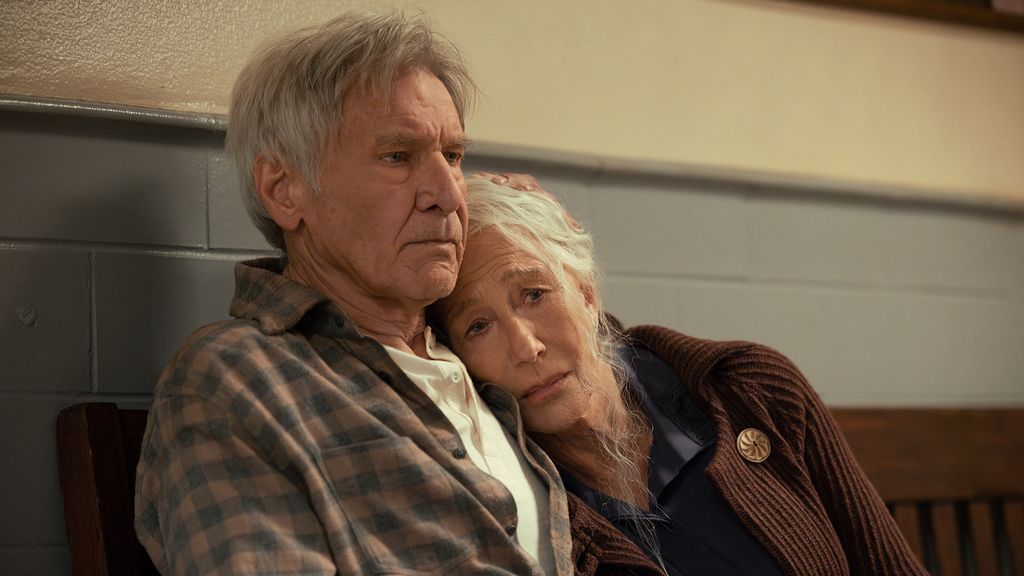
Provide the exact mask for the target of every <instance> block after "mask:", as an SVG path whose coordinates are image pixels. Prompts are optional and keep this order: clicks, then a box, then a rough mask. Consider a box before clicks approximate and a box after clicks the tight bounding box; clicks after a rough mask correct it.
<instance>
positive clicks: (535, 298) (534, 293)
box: [523, 288, 544, 304]
mask: <svg viewBox="0 0 1024 576" xmlns="http://www.w3.org/2000/svg"><path fill="white" fill-rule="evenodd" d="M542 298H544V291H543V290H541V289H540V288H531V289H529V290H526V291H525V292H523V299H524V300H526V302H527V303H528V304H533V303H534V302H540V300H541V299H542Z"/></svg>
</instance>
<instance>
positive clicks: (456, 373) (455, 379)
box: [452, 370, 462, 382]
mask: <svg viewBox="0 0 1024 576" xmlns="http://www.w3.org/2000/svg"><path fill="white" fill-rule="evenodd" d="M459 380H462V374H460V373H459V371H458V370H456V371H454V372H452V382H458V381H459Z"/></svg>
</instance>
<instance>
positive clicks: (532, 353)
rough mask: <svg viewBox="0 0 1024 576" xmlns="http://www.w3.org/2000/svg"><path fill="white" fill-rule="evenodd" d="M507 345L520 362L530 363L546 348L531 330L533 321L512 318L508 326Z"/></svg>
mask: <svg viewBox="0 0 1024 576" xmlns="http://www.w3.org/2000/svg"><path fill="white" fill-rule="evenodd" d="M510 332H511V334H510V336H509V347H510V348H511V349H512V354H514V355H515V358H516V360H518V361H519V362H520V363H532V362H536V361H537V360H539V359H540V357H541V356H543V355H544V352H545V351H546V350H547V348H546V347H545V346H544V343H543V342H541V341H540V340H539V339H538V338H537V335H536V333H535V332H534V330H533V323H532V322H529V321H525V320H514V321H513V322H512V325H511V326H510Z"/></svg>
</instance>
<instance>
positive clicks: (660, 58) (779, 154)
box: [0, 0, 1024, 202]
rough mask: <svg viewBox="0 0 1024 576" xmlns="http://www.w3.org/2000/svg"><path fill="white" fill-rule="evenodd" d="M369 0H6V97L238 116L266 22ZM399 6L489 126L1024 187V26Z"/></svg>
mask: <svg viewBox="0 0 1024 576" xmlns="http://www.w3.org/2000/svg"><path fill="white" fill-rule="evenodd" d="M370 4H373V3H372V2H367V1H356V0H349V1H338V0H330V1H328V0H296V1H284V0H275V1H266V2H259V1H254V0H248V1H241V0H239V1H231V0H204V1H195V2H188V3H184V2H181V3H170V2H164V1H161V0H137V1H134V2H127V1H124V0H118V1H99V0H91V1H90V0H86V1H81V0H79V1H74V0H49V1H33V0H3V1H2V2H0V93H10V94H20V95H36V96H46V97H59V98H72V99H81V100H93V101H104V102H118V103H123V104H130V105H138V106H148V107H160V108H168V109H174V110H184V111H196V112H213V113H223V112H224V111H225V106H226V102H227V97H228V93H229V90H230V85H231V82H232V80H233V78H234V75H235V74H236V72H237V70H238V69H239V68H240V66H241V64H242V61H243V59H244V58H245V56H246V54H247V53H248V52H249V50H250V49H251V48H252V46H253V45H254V44H255V43H256V42H258V41H259V40H260V39H261V38H263V37H264V36H266V35H267V34H270V33H272V32H273V31H275V30H277V29H281V28H287V27H291V26H295V25H300V24H311V23H316V22H319V21H322V20H324V19H326V18H328V17H330V16H332V15H334V14H336V13H338V12H340V11H342V10H344V9H345V8H346V7H349V6H366V5H370ZM388 4H392V5H397V6H402V7H414V6H415V7H420V8H422V9H423V10H425V11H426V12H427V13H428V14H430V15H431V17H432V19H433V20H434V21H435V22H436V23H437V25H438V27H439V28H440V29H441V30H442V31H444V32H445V33H446V34H447V35H448V36H449V37H450V38H451V39H452V40H454V41H455V42H456V44H457V45H458V46H459V47H460V48H461V49H462V51H463V52H464V54H465V55H466V56H467V58H468V60H469V62H470V64H471V65H472V67H473V69H474V71H475V73H476V76H477V79H478V81H479V84H480V86H481V87H482V88H483V91H484V93H485V98H484V99H483V100H482V102H481V106H480V107H479V109H478V112H477V114H476V115H475V117H473V118H472V119H471V122H470V126H469V128H470V134H471V136H473V137H474V138H476V139H478V140H484V141H492V142H500V143H508V144H516V145H525V146H530V147H539V148H547V149H553V150H563V151H570V152H577V153H584V154H594V155H599V156H605V157H607V156H611V157H621V158H627V159H639V160H655V161H665V162H674V163H683V164H690V165H697V166H701V167H712V168H725V169H740V170H747V171H755V172H765V173H768V174H777V175H784V176H797V177H810V178H824V179H827V180H836V181H840V182H851V183H855V184H858V183H859V184H881V185H883V186H895V187H901V188H904V187H905V188H907V189H909V190H919V191H920V192H921V193H925V194H931V195H944V194H954V195H956V194H969V195H973V196H976V197H982V198H995V199H1000V200H1015V201H1020V202H1024V35H1012V34H1006V33H999V32H990V31H985V30H978V29H970V28H962V27H955V26H946V25H940V24H931V23H925V22H917V21H911V20H904V19H896V18H889V17H884V16H875V15H868V14H860V13H854V12H847V11H837V10H831V9H824V8H814V7H807V6H804V5H800V4H787V3H784V2H770V1H739V0H649V1H647V2H621V1H618V0H559V1H551V0H517V1H516V2H508V1H486V0H421V1H419V2H407V1H400V0H392V1H390V2H388ZM186 5H187V6H188V7H186Z"/></svg>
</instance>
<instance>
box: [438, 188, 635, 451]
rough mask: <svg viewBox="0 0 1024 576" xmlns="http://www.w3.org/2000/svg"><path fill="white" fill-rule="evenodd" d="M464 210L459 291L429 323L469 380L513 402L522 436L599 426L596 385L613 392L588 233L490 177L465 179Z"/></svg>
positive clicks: (610, 342)
mask: <svg viewBox="0 0 1024 576" xmlns="http://www.w3.org/2000/svg"><path fill="white" fill-rule="evenodd" d="M467 205H468V208H469V239H468V242H467V248H466V252H465V256H464V258H463V261H462V265H461V268H460V272H459V278H458V282H457V283H456V286H455V289H454V290H453V291H452V293H451V295H450V296H448V297H447V298H444V299H443V300H441V301H439V302H438V303H437V304H435V305H434V307H433V308H432V310H431V316H432V319H433V322H434V324H435V325H437V326H438V327H439V328H440V329H441V330H442V332H443V333H444V334H445V337H446V338H447V341H448V343H449V345H450V346H451V348H452V350H453V351H454V352H455V353H456V354H457V355H458V356H459V357H460V358H461V359H462V361H463V362H465V364H466V367H467V368H468V369H469V371H470V373H471V374H473V376H474V378H476V379H477V380H478V381H480V382H493V383H495V384H497V385H498V386H500V387H502V388H505V389H506V390H508V391H510V392H511V393H512V394H513V395H514V396H515V397H516V398H517V399H518V401H519V405H520V407H521V410H522V413H523V420H524V422H525V424H526V427H527V429H528V430H530V431H532V432H535V433H542V434H544V433H547V434H555V433H558V432H561V431H563V430H565V429H567V428H569V427H571V426H573V425H574V424H577V423H578V422H579V421H580V420H581V419H584V420H585V419H588V418H590V417H597V416H598V414H599V412H600V410H601V409H602V408H601V407H600V406H598V405H597V404H601V403H603V402H595V398H594V397H595V395H594V383H595V382H601V381H606V380H609V379H610V385H611V386H612V387H613V389H614V390H616V392H617V389H616V388H615V378H614V375H613V371H612V368H611V366H612V365H614V363H615V361H614V347H615V338H614V337H613V336H611V332H610V331H609V330H608V329H607V327H606V326H605V325H604V322H605V320H604V315H603V314H602V310H601V306H600V299H599V295H598V291H597V279H598V270H597V265H596V264H595V261H594V243H593V239H592V238H591V236H590V234H588V233H587V232H586V231H585V230H584V229H583V228H582V227H581V226H580V225H579V224H578V223H577V222H576V221H575V220H574V219H573V218H572V217H571V216H570V215H569V214H568V212H567V211H566V210H565V208H564V207H562V205H561V204H560V203H559V202H558V201H557V199H555V198H554V196H552V195H550V194H548V193H546V192H543V191H540V192H538V191H532V190H521V189H515V188H511V187H508V186H503V185H500V184H495V183H494V182H492V181H491V180H490V179H488V178H480V177H474V178H471V179H470V180H469V182H468V192H467ZM608 392H609V393H612V390H608ZM599 396H600V395H599Z"/></svg>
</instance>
